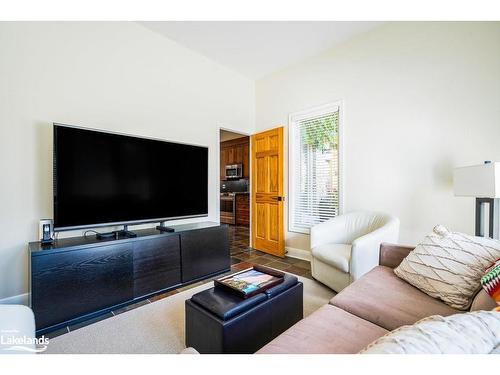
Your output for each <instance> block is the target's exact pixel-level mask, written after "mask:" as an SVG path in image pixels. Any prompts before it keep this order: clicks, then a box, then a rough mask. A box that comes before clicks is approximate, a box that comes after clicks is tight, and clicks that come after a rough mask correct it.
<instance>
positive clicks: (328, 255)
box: [311, 243, 352, 273]
mask: <svg viewBox="0 0 500 375" xmlns="http://www.w3.org/2000/svg"><path fill="white" fill-rule="evenodd" d="M351 248H352V246H351V245H344V244H335V243H328V244H325V245H320V246H316V247H314V248H312V249H311V252H312V254H313V256H314V257H316V258H318V259H319V260H321V261H322V262H324V263H326V264H329V265H331V266H333V267H335V268H337V269H339V270H341V271H343V272H346V273H348V272H349V263H350V260H351Z"/></svg>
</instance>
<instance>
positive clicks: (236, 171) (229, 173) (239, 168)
mask: <svg viewBox="0 0 500 375" xmlns="http://www.w3.org/2000/svg"><path fill="white" fill-rule="evenodd" d="M241 177H243V165H242V164H229V165H226V179H235V178H241Z"/></svg>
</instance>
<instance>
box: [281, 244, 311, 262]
mask: <svg viewBox="0 0 500 375" xmlns="http://www.w3.org/2000/svg"><path fill="white" fill-rule="evenodd" d="M285 250H286V255H287V256H289V257H290V258H297V259H302V260H307V261H308V262H310V261H311V252H310V251H308V250H304V249H298V248H296V247H288V246H286V247H285Z"/></svg>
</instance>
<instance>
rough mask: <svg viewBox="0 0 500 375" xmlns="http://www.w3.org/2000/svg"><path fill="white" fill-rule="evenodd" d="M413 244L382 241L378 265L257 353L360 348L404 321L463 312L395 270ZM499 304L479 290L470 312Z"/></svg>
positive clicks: (296, 352)
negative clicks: (432, 295)
mask: <svg viewBox="0 0 500 375" xmlns="http://www.w3.org/2000/svg"><path fill="white" fill-rule="evenodd" d="M412 249H413V248H411V247H403V246H398V245H391V244H382V245H381V247H380V257H379V266H377V267H375V268H374V269H372V270H371V271H370V272H368V273H367V274H365V275H364V276H362V277H361V278H360V279H358V280H357V281H355V282H354V283H353V284H351V285H349V286H348V287H346V288H345V289H344V290H343V291H342V292H340V293H339V294H337V295H336V296H335V297H334V298H332V300H331V301H330V303H328V304H326V305H324V306H323V307H321V308H320V309H318V310H316V311H315V312H314V313H312V314H311V315H309V316H308V317H306V318H305V319H303V320H301V321H300V322H298V323H297V324H295V325H294V326H293V327H291V328H290V329H288V330H287V331H285V332H284V333H282V334H281V335H280V336H278V337H277V338H276V339H274V340H273V341H271V342H270V343H269V344H267V345H266V346H264V347H263V348H262V349H261V350H259V351H258V352H257V353H259V354H260V353H262V354H279V353H282V354H299V353H300V354H313V353H338V354H342V353H344V354H348V353H357V352H359V351H360V350H361V349H363V348H364V347H366V346H367V345H368V344H369V343H371V342H372V341H374V340H375V339H377V338H379V337H381V336H383V335H384V334H386V333H387V332H389V331H391V330H393V329H396V328H398V327H401V326H403V325H408V324H413V323H415V322H417V321H418V320H420V319H422V318H425V317H427V316H430V315H443V316H447V315H452V314H456V313H460V312H463V311H459V310H456V309H453V308H451V307H450V306H448V305H446V304H444V303H443V302H441V301H440V300H437V299H434V298H432V297H430V296H428V295H427V294H425V293H423V292H421V291H420V290H418V289H417V288H415V287H413V286H411V285H410V284H408V283H406V282H405V281H403V280H401V279H400V278H398V277H397V276H396V275H395V274H394V272H393V269H394V268H395V267H397V266H398V265H399V263H400V262H401V261H402V260H403V259H404V257H406V255H408V253H409V252H410V251H411V250H412ZM495 306H496V305H495V302H494V301H493V299H491V298H490V297H489V296H488V295H487V294H486V293H485V292H484V291H480V292H479V293H478V294H477V295H476V297H475V299H474V302H473V303H472V306H471V311H473V310H491V309H493V308H494V307H495Z"/></svg>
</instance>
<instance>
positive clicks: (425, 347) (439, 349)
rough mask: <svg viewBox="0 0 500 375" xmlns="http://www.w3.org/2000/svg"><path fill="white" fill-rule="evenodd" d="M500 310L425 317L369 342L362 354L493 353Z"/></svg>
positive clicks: (499, 333)
mask: <svg viewBox="0 0 500 375" xmlns="http://www.w3.org/2000/svg"><path fill="white" fill-rule="evenodd" d="M499 347H500V313H498V312H494V311H474V312H470V313H465V314H455V315H450V316H447V317H442V316H439V315H434V316H430V317H427V318H424V319H422V320H420V321H418V322H417V323H415V324H413V325H411V326H403V327H400V328H398V329H395V330H394V331H392V332H389V333H387V334H386V335H384V336H382V337H380V338H379V339H377V340H375V341H374V342H372V343H371V344H370V345H368V346H367V347H366V348H365V349H363V350H362V351H361V352H360V353H362V354H496V353H498V348H499Z"/></svg>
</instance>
